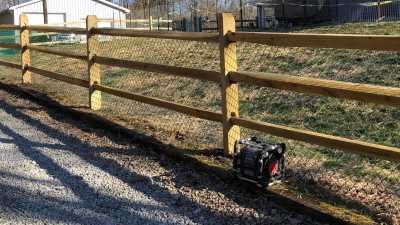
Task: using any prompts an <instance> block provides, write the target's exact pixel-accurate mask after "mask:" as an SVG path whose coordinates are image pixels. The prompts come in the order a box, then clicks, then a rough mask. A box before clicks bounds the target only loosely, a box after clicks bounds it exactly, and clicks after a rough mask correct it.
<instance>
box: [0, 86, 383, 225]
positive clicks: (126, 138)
mask: <svg viewBox="0 0 400 225" xmlns="http://www.w3.org/2000/svg"><path fill="white" fill-rule="evenodd" d="M18 89H19V87H17V86H12V85H11V86H10V85H4V84H2V83H0V90H5V91H7V92H10V93H13V94H15V95H19V96H21V97H23V98H25V99H27V100H34V101H35V102H36V103H37V104H39V105H40V106H41V107H43V108H42V110H44V111H46V113H48V115H49V116H50V117H51V118H52V119H54V120H55V121H59V122H62V123H68V124H71V125H72V126H73V127H75V128H78V129H79V130H81V131H84V132H92V133H95V134H96V136H100V137H102V136H104V137H107V138H108V139H110V140H112V141H113V142H115V143H118V144H127V143H129V144H130V145H132V146H138V148H139V149H144V151H140V150H139V151H138V150H135V149H136V148H131V149H129V150H128V151H127V150H124V149H118V148H99V147H93V146H91V145H90V144H87V143H84V142H82V141H81V140H79V139H78V138H75V137H71V136H69V135H67V134H64V133H62V132H60V131H58V130H56V129H54V128H51V127H49V126H47V125H45V124H43V123H41V122H40V121H39V120H37V119H34V118H32V117H30V116H29V115H26V114H24V113H23V112H21V111H20V110H21V109H25V107H22V108H21V107H17V108H15V107H14V106H10V105H5V104H2V106H1V109H4V110H5V111H6V112H7V113H9V114H11V115H13V116H14V117H15V118H18V119H21V120H23V121H24V122H26V123H28V124H29V125H31V126H33V127H35V128H37V129H38V130H40V131H42V132H45V133H46V134H49V136H50V137H52V138H56V139H58V140H64V141H66V142H73V143H79V145H82V147H81V148H79V149H85V151H80V150H79V149H78V148H68V147H66V146H67V145H62V146H57V147H58V148H59V149H60V150H67V151H71V152H73V153H75V154H76V155H78V156H79V157H80V158H81V159H82V160H85V161H86V162H88V163H90V164H92V165H94V166H95V167H97V168H99V169H101V170H103V171H104V172H106V173H108V174H110V175H112V176H114V177H116V178H118V179H119V180H121V181H123V182H124V183H126V184H128V185H129V186H130V187H132V188H136V189H137V188H138V187H139V189H137V190H139V191H141V192H143V193H145V194H146V195H148V196H149V197H150V198H155V197H156V196H154V193H159V192H160V191H161V192H162V193H166V194H167V195H169V194H168V193H167V191H166V190H163V189H162V188H161V187H158V186H157V187H155V186H154V185H151V184H150V183H149V182H148V180H147V179H143V177H142V176H140V175H138V174H132V172H131V171H128V170H127V169H126V168H124V167H123V166H121V165H120V164H119V163H117V162H116V161H114V160H112V159H108V158H104V157H102V156H99V155H98V154H99V153H109V154H117V155H130V156H132V155H148V152H149V151H150V152H151V151H154V150H155V151H156V152H158V153H159V155H155V157H158V159H157V160H158V161H160V157H161V156H160V155H162V154H163V153H167V154H168V151H167V150H170V151H171V152H185V151H186V150H185V149H180V148H178V147H176V146H174V145H168V144H163V143H162V142H160V141H159V140H157V139H156V138H154V137H151V136H147V135H145V134H142V133H138V132H136V131H134V130H128V129H126V128H125V127H121V126H120V125H118V124H116V123H114V122H112V121H105V120H104V118H101V117H99V116H97V115H91V114H85V113H82V112H79V113H78V114H76V115H74V114H72V116H74V117H73V119H71V118H69V117H66V116H65V113H66V112H68V113H70V112H71V111H70V110H69V109H68V108H65V107H63V106H62V105H60V104H59V103H58V102H57V101H54V100H53V99H52V98H50V97H47V96H46V95H43V94H41V93H36V92H35V91H34V90H29V91H30V92H33V93H32V94H33V95H35V96H38V95H40V99H41V100H38V99H32V98H30V96H25V95H21V94H22V93H23V91H18ZM57 105H58V106H59V107H56V108H57V109H61V111H59V110H55V109H54V106H57ZM64 110H65V111H64ZM82 115H83V117H80V116H82ZM92 116H94V118H93V119H91V118H92ZM87 118H89V120H87ZM79 120H82V122H79ZM96 120H98V121H103V122H104V123H107V124H109V125H110V127H113V130H109V129H104V126H103V124H102V123H98V122H97V121H96ZM88 124H90V125H91V126H90V127H88V126H87V125H88ZM91 127H97V128H99V129H92V128H91ZM3 129H4V128H3V126H2V125H1V124H0V131H3V132H4V130H3ZM4 133H5V134H8V133H11V134H12V135H9V136H13V137H16V138H14V141H20V140H22V141H23V142H29V141H28V140H26V139H22V137H19V136H18V135H17V134H15V133H13V132H12V131H10V132H4ZM30 144H31V145H32V146H34V147H51V146H36V145H35V143H30ZM28 152H31V151H30V150H29V151H23V153H24V154H28ZM146 152H147V153H146ZM169 155H170V154H169ZM27 156H29V157H30V158H31V159H33V160H35V161H37V162H38V164H39V165H40V166H41V167H42V168H43V169H46V170H54V169H52V168H53V167H54V165H49V164H43V165H42V163H45V162H47V160H42V159H40V158H33V156H31V155H27ZM43 157H47V156H43ZM178 157H179V156H178ZM180 159H181V158H180ZM184 160H185V159H184ZM41 162H42V163H41ZM175 163H179V162H161V163H160V166H162V167H164V168H165V169H166V170H168V171H169V170H171V169H173V168H174V164H175ZM191 164H192V168H193V169H194V167H197V168H198V167H201V169H206V170H209V171H208V172H210V171H211V173H214V174H215V173H218V174H219V175H220V176H219V178H222V179H223V182H221V180H220V179H219V178H217V177H213V176H210V177H207V179H210V180H211V181H210V182H206V183H200V182H197V179H196V178H195V177H192V178H193V179H189V180H190V182H188V183H182V180H187V176H191V174H190V173H191V171H187V170H184V171H174V172H177V173H176V176H175V177H174V179H173V181H174V183H175V185H176V186H177V187H184V186H185V187H190V188H194V189H197V190H202V189H203V190H204V189H207V190H212V191H216V192H219V193H222V194H224V195H225V196H226V197H227V198H229V199H230V200H232V201H233V202H235V203H237V204H239V205H241V206H244V207H246V208H252V209H255V210H257V211H258V212H259V213H262V211H263V210H265V208H263V209H260V208H257V206H256V205H255V204H256V203H255V202H260V201H261V202H263V204H264V205H265V206H268V205H270V204H272V205H274V204H276V203H277V202H279V203H281V206H283V207H284V208H287V209H288V210H295V211H297V212H299V213H306V212H307V214H311V215H315V216H320V215H321V212H318V211H315V210H314V209H312V208H298V206H297V205H295V204H297V203H295V202H291V201H290V200H289V199H286V198H283V197H281V196H278V195H276V194H275V193H272V192H268V191H267V192H264V191H263V192H261V191H260V190H258V189H254V186H252V185H247V184H245V183H243V182H239V181H237V180H234V179H231V178H233V177H232V176H231V173H230V172H231V171H225V170H222V169H216V168H209V167H208V165H205V164H201V163H199V164H193V161H191ZM193 165H194V167H193ZM58 167H59V166H56V167H55V168H58ZM59 169H60V170H61V172H62V173H61V174H60V173H57V172H54V171H53V172H52V171H50V172H51V173H53V174H56V175H57V176H55V177H56V178H58V176H62V175H63V174H64V173H65V174H64V176H62V177H61V178H62V179H63V182H62V183H63V184H67V185H66V186H68V179H70V178H71V179H74V178H73V177H72V176H71V175H70V174H67V173H68V172H67V171H65V170H64V169H63V168H61V167H60V168H59ZM298 172H299V171H289V173H290V175H291V176H292V177H297V176H298V174H297V173H298ZM305 172H306V171H305ZM135 177H138V179H135ZM185 178H186V179H185ZM204 179H205V178H204ZM132 180H140V181H143V182H145V183H143V184H139V186H137V184H135V183H132ZM146 181H147V182H146ZM288 182H289V183H290V185H292V186H296V187H297V188H299V190H301V191H305V192H310V191H311V192H312V193H314V194H317V196H319V197H322V199H324V200H327V199H328V200H329V201H331V202H332V203H333V204H336V205H343V206H346V207H350V208H355V209H357V210H361V211H362V212H363V213H365V214H368V215H371V216H373V217H375V216H374V215H376V214H377V213H378V212H375V211H373V210H371V209H369V208H368V207H367V206H365V205H364V204H362V203H361V202H358V201H356V200H348V199H344V198H343V197H342V196H340V195H337V194H336V193H334V192H332V191H331V190H329V189H326V188H324V186H323V185H319V184H317V183H311V182H312V181H310V183H307V184H306V185H304V186H303V185H300V184H299V183H296V182H298V180H296V179H291V178H289V179H288ZM292 182H294V183H292ZM215 183H219V185H214V184H215ZM149 185H150V186H151V188H149ZM69 186H71V185H69ZM79 186H83V187H85V189H86V188H90V187H88V186H87V185H86V184H85V183H81V184H79ZM231 187H235V188H231ZM306 187H308V188H311V187H312V190H310V189H306ZM154 188H155V189H156V190H154ZM303 188H304V189H303ZM91 191H93V190H91ZM103 197H104V196H103ZM180 197H183V199H184V196H182V195H180ZM85 198H86V197H85ZM100 198H102V197H100ZM155 199H156V200H162V199H157V198H155ZM271 200H272V201H271ZM115 201H116V204H128V203H126V202H120V201H118V200H115ZM184 201H189V200H187V199H186V200H184ZM164 203H166V204H171V203H170V202H169V203H168V202H164ZM191 203H192V204H194V205H196V206H199V207H200V208H201V209H202V210H207V213H211V214H210V215H214V216H215V215H216V214H215V213H213V212H211V211H209V210H208V209H206V208H203V207H201V206H200V205H198V204H197V203H194V202H191ZM218 217H221V218H220V219H221V221H225V220H227V219H228V218H227V217H224V216H221V215H219V214H218ZM189 218H192V217H189ZM317 219H318V220H321V221H322V222H328V223H331V222H332V221H334V222H338V221H337V220H336V218H334V217H327V215H324V217H323V218H317Z"/></svg>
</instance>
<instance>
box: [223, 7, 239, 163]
mask: <svg viewBox="0 0 400 225" xmlns="http://www.w3.org/2000/svg"><path fill="white" fill-rule="evenodd" d="M218 25H219V36H220V43H219V44H220V63H221V73H222V75H223V78H222V81H221V88H222V114H223V143H224V150H225V154H226V155H227V156H230V155H232V154H233V150H234V146H235V142H236V140H238V139H239V138H240V127H239V126H234V125H232V123H231V122H230V118H231V117H238V116H239V87H238V84H235V83H232V82H230V80H229V76H228V73H229V72H231V71H236V70H237V59H236V42H230V41H229V40H228V39H227V37H226V35H227V34H228V33H229V32H235V18H234V16H233V14H232V13H221V14H219V16H218Z"/></svg>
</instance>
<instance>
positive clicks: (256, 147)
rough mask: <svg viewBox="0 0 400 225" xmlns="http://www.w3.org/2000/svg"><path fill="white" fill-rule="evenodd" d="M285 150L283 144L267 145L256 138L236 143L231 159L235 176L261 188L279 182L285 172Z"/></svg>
mask: <svg viewBox="0 0 400 225" xmlns="http://www.w3.org/2000/svg"><path fill="white" fill-rule="evenodd" d="M285 150H286V145H285V144H283V143H280V144H269V143H266V142H263V141H260V140H258V139H257V138H251V139H242V140H239V141H237V142H236V144H235V154H234V158H233V168H234V170H235V173H236V176H237V177H238V178H239V179H241V180H245V181H248V182H252V183H255V184H257V186H259V187H262V188H265V187H268V186H269V185H271V184H273V183H276V182H278V181H281V180H282V178H283V176H284V171H285V156H284V154H285Z"/></svg>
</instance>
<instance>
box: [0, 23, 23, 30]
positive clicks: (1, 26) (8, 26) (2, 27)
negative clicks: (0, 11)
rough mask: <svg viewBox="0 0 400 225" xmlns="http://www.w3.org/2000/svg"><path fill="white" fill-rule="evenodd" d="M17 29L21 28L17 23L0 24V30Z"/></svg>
mask: <svg viewBox="0 0 400 225" xmlns="http://www.w3.org/2000/svg"><path fill="white" fill-rule="evenodd" d="M19 29H21V27H20V26H19V25H13V24H0V30H19Z"/></svg>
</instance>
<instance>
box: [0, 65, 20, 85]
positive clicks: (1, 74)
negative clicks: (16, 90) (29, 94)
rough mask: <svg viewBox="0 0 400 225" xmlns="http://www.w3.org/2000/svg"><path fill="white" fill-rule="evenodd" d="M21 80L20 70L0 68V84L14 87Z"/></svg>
mask: <svg viewBox="0 0 400 225" xmlns="http://www.w3.org/2000/svg"><path fill="white" fill-rule="evenodd" d="M21 80H22V75H21V70H19V69H13V68H10V67H6V66H0V82H3V83H5V84H13V85H15V84H19V83H21Z"/></svg>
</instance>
